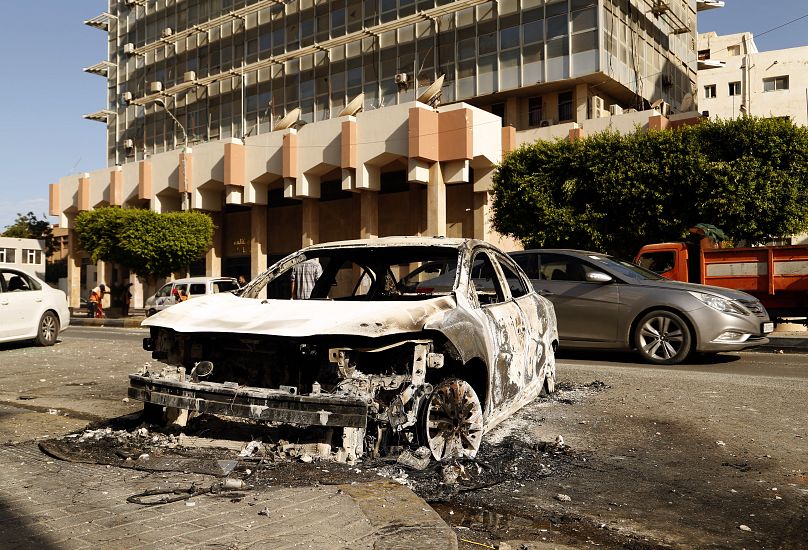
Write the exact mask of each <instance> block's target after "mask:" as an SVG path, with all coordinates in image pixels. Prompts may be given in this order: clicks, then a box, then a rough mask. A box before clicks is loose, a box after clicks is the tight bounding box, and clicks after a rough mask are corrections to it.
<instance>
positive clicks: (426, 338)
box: [129, 237, 558, 460]
mask: <svg viewBox="0 0 808 550" xmlns="http://www.w3.org/2000/svg"><path fill="white" fill-rule="evenodd" d="M312 259H316V260H317V261H318V262H319V263H320V266H321V267H322V275H320V277H319V278H318V279H317V280H316V283H315V284H314V287H313V289H312V290H311V295H310V297H309V299H305V300H291V299H290V286H291V285H290V277H291V275H290V274H291V273H292V270H293V269H294V267H295V266H296V265H298V264H301V263H302V262H304V261H308V260H312ZM433 265H439V266H442V267H441V268H440V269H431V268H430V269H419V268H422V267H423V266H433ZM408 275H409V276H408ZM143 325H144V326H147V327H149V328H150V337H149V338H146V339H145V340H144V348H145V349H147V350H150V351H152V355H153V357H154V358H155V359H158V360H160V361H161V362H163V363H165V364H166V366H162V367H161V368H159V369H154V368H153V367H148V368H146V369H144V370H143V371H142V372H140V373H138V374H133V375H131V376H130V387H129V396H130V397H131V398H134V399H138V400H141V401H143V402H144V403H145V405H144V407H145V412H146V413H147V414H150V415H165V414H166V413H169V414H173V416H174V417H177V416H179V417H180V418H182V416H183V414H187V411H190V412H197V413H212V414H218V415H226V416H236V417H243V418H250V419H254V420H259V421H265V422H282V423H290V424H295V425H300V426H321V427H323V428H324V429H325V430H326V431H328V430H330V429H332V428H333V429H334V433H333V435H334V436H335V437H336V438H337V439H336V440H337V441H338V444H337V447H339V451H338V454H339V453H342V454H343V458H347V459H348V460H350V459H351V458H352V457H358V456H360V455H362V454H363V453H364V452H371V453H376V454H384V452H385V449H386V448H387V447H389V446H392V445H396V446H398V445H412V444H419V445H426V446H428V447H429V448H430V449H431V451H432V454H433V456H434V457H435V458H437V459H441V458H444V457H449V456H474V454H475V453H476V452H477V449H478V448H479V445H480V440H481V438H482V435H483V433H484V432H485V431H487V430H489V429H491V428H492V427H493V426H495V425H496V424H497V423H499V422H500V421H501V420H502V419H504V418H505V417H507V416H508V415H509V414H511V413H512V412H514V411H515V410H517V409H518V408H520V407H521V406H523V405H524V404H526V403H527V402H529V401H531V400H532V399H534V398H535V397H536V396H537V395H538V394H539V393H540V392H542V391H544V392H548V393H549V392H552V391H554V389H555V355H554V350H555V347H556V346H557V341H558V335H557V330H556V318H555V312H554V310H553V307H552V305H551V304H550V303H549V302H548V301H547V300H545V299H544V298H542V297H541V296H539V295H538V294H536V292H535V291H534V290H533V287H532V286H531V284H530V282H529V280H528V279H527V277H526V276H525V274H524V273H523V272H522V271H521V269H520V268H519V267H518V265H517V264H516V263H515V262H514V261H513V260H512V259H511V258H509V257H508V256H507V255H506V254H503V253H502V252H501V251H499V250H498V249H496V248H495V247H493V246H491V245H490V244H487V243H485V242H482V241H475V240H466V239H445V238H420V237H386V238H381V239H372V240H362V241H346V242H339V243H328V244H322V245H315V246H312V247H308V248H305V249H303V250H301V251H300V252H297V253H295V254H292V255H291V256H288V257H286V258H284V259H283V260H281V261H280V262H278V263H276V264H275V265H273V266H272V267H271V268H270V269H269V270H268V271H266V272H265V273H263V274H262V275H260V276H258V277H257V278H256V279H255V280H254V281H252V282H251V283H250V284H249V285H247V286H246V287H245V288H244V289H242V290H241V291H240V292H239V293H238V295H237V294H230V293H224V294H215V295H210V296H206V297H203V298H199V299H197V300H193V301H188V302H185V303H182V304H179V305H177V306H175V307H172V308H170V309H167V310H165V311H163V312H160V313H158V314H157V315H155V316H153V317H150V318H149V319H147V320H145V321H144V322H143ZM340 436H341V439H340Z"/></svg>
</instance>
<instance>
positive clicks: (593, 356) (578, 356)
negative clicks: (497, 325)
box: [556, 349, 740, 368]
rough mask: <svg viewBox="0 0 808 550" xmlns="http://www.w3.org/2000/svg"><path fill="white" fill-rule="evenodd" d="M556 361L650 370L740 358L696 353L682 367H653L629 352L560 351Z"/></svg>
mask: <svg viewBox="0 0 808 550" xmlns="http://www.w3.org/2000/svg"><path fill="white" fill-rule="evenodd" d="M556 359H570V360H579V361H597V362H599V363H614V364H625V363H628V364H634V365H636V366H638V367H649V368H654V367H663V368H676V367H678V366H686V365H726V364H729V363H734V362H735V361H738V360H739V359H740V356H739V355H737V354H726V353H694V354H692V355H691V356H690V357H688V359H687V360H686V361H684V362H683V363H681V364H680V365H653V364H651V363H645V362H644V361H643V360H642V359H640V357H639V355H637V354H636V353H633V352H628V351H610V350H570V349H567V350H565V349H559V350H558V351H557V352H556Z"/></svg>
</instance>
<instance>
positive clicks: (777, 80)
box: [763, 76, 788, 92]
mask: <svg viewBox="0 0 808 550" xmlns="http://www.w3.org/2000/svg"><path fill="white" fill-rule="evenodd" d="M776 90H788V76H775V77H773V78H764V79H763V91H764V92H774V91H776Z"/></svg>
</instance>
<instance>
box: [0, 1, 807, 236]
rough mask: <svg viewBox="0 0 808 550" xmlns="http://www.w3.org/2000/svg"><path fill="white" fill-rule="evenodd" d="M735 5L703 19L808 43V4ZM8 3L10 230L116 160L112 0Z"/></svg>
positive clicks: (763, 41)
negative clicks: (103, 24)
mask: <svg viewBox="0 0 808 550" xmlns="http://www.w3.org/2000/svg"><path fill="white" fill-rule="evenodd" d="M725 4H726V6H725V7H724V8H721V9H716V10H711V11H707V12H702V13H701V14H700V15H699V18H698V28H699V32H707V31H715V32H717V33H718V34H732V33H737V32H744V31H750V32H752V33H754V35H755V43H756V44H757V46H758V49H759V50H760V51H766V50H775V49H781V48H793V47H797V46H808V1H807V0H725ZM0 5H1V6H2V8H3V15H4V16H5V17H4V20H5V21H6V25H4V28H3V32H2V33H0V75H2V78H0V82H2V85H0V121H2V130H3V131H0V166H2V168H3V174H2V177H0V230H2V229H3V228H5V227H6V226H8V225H10V224H11V223H13V221H14V219H15V218H16V217H17V213H26V212H28V211H33V212H34V213H35V214H36V215H37V216H38V217H40V218H42V217H43V216H45V215H46V214H47V211H48V184H50V183H57V182H58V181H59V178H61V177H64V176H68V175H71V174H77V173H80V172H92V171H94V170H98V169H101V168H104V167H105V166H106V153H105V150H106V137H105V136H106V131H105V126H104V125H103V124H102V123H100V122H94V121H90V120H85V119H83V118H82V115H84V114H87V113H92V112H95V111H99V110H101V109H104V108H106V104H105V89H106V82H105V79H104V78H103V77H100V76H97V75H93V74H88V73H85V72H83V68H84V67H89V66H91V65H94V64H96V63H98V62H99V61H102V60H104V59H105V56H106V34H105V33H104V32H103V31H100V30H98V29H95V28H92V27H89V26H87V25H84V21H85V20H86V19H90V18H92V17H94V16H96V15H99V14H100V13H102V12H103V11H105V10H106V9H107V1H106V0H36V1H19V0H0ZM800 17H802V19H800V20H799V21H795V22H793V23H790V24H787V25H786V26H784V27H782V28H779V29H776V30H773V29H775V28H776V27H779V26H781V25H785V24H786V23H789V22H790V21H792V20H794V19H797V18H800ZM767 31H770V32H767ZM764 33H765V34H764ZM49 219H50V221H51V222H54V223H58V218H53V217H51V218H49Z"/></svg>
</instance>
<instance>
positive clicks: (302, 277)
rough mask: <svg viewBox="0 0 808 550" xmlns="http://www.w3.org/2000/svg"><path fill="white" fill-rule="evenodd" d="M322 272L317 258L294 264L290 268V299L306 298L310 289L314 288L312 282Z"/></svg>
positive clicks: (314, 281)
mask: <svg viewBox="0 0 808 550" xmlns="http://www.w3.org/2000/svg"><path fill="white" fill-rule="evenodd" d="M322 274H323V268H322V266H321V265H320V262H319V261H318V260H317V258H312V259H310V260H306V261H305V262H301V263H299V264H297V265H295V266H294V267H293V268H292V299H293V300H308V299H309V298H310V297H311V291H312V290H314V284H315V283H316V282H317V279H319V278H320V275H322Z"/></svg>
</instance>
